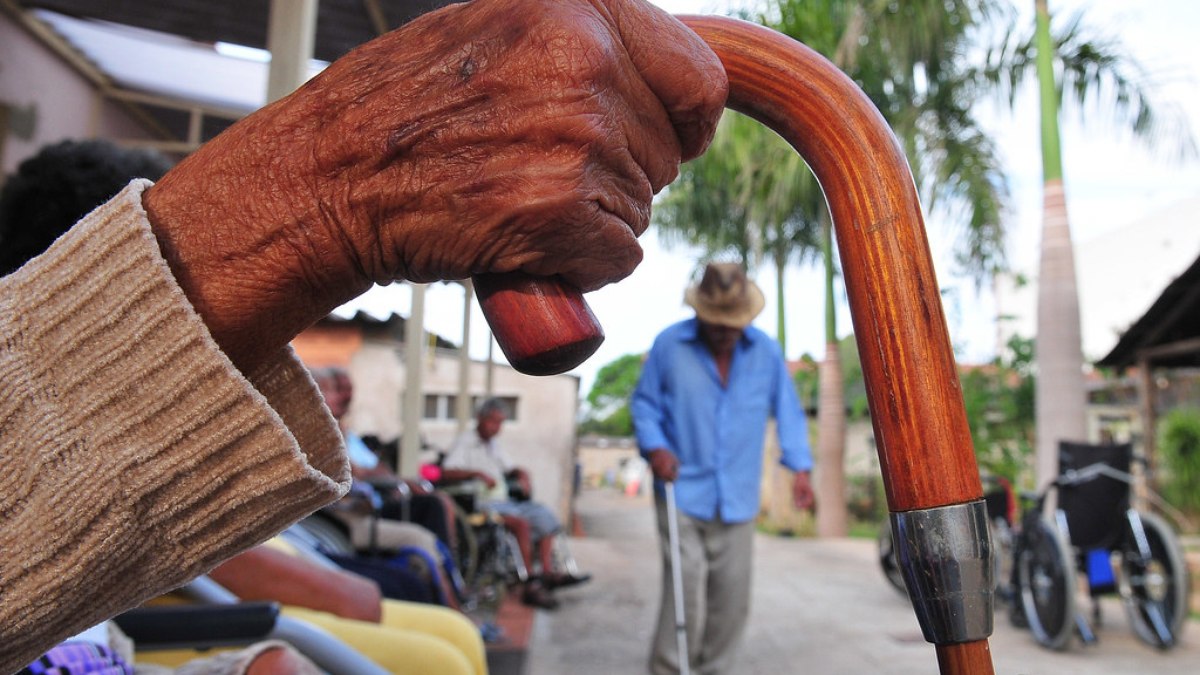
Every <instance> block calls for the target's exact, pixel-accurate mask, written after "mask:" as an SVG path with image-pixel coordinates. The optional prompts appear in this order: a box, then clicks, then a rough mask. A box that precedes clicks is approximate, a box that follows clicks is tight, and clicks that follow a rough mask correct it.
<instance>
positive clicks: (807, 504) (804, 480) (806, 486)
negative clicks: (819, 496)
mask: <svg viewBox="0 0 1200 675" xmlns="http://www.w3.org/2000/svg"><path fill="white" fill-rule="evenodd" d="M792 503H793V504H795V505H796V508H798V509H800V510H801V511H806V510H808V509H811V508H812V507H813V504H815V503H816V497H815V496H814V495H813V489H812V482H811V481H810V480H809V475H808V472H807V471H797V472H796V474H795V475H794V476H792Z"/></svg>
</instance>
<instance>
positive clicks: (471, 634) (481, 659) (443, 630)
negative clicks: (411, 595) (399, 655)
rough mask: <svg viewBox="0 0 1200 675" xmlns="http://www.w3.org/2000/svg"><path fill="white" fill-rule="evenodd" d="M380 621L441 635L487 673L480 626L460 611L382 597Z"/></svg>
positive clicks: (397, 627)
mask: <svg viewBox="0 0 1200 675" xmlns="http://www.w3.org/2000/svg"><path fill="white" fill-rule="evenodd" d="M382 624H383V625H384V626H387V627H389V628H396V629H399V630H405V631H418V632H422V633H426V634H428V635H432V636H434V637H437V638H441V639H442V640H445V641H446V642H449V643H450V644H452V645H454V646H455V647H456V648H458V650H459V651H461V652H462V653H463V654H464V655H465V656H466V657H467V660H468V661H470V662H471V665H472V666H473V667H474V668H475V672H476V673H478V674H479V675H484V674H485V673H487V653H486V651H485V647H484V644H483V638H482V637H481V635H480V632H479V627H478V626H476V625H475V624H474V623H472V622H471V620H470V619H468V618H467V617H466V616H464V615H462V614H460V613H459V612H455V611H454V610H451V609H446V608H445V607H436V606H433V605H417V604H413V603H411V602H395V601H391V600H385V601H384V602H383V621H382Z"/></svg>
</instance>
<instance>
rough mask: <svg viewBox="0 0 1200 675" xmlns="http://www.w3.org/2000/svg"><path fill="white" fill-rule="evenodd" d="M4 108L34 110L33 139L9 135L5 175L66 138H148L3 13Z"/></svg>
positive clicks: (0, 70) (2, 160)
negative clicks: (46, 146)
mask: <svg viewBox="0 0 1200 675" xmlns="http://www.w3.org/2000/svg"><path fill="white" fill-rule="evenodd" d="M0 103H5V104H8V105H10V106H13V107H15V108H27V107H29V106H33V107H34V108H35V110H36V112H35V120H36V121H35V125H34V130H33V135H32V136H31V137H30V138H18V137H16V136H13V135H11V134H10V135H9V136H7V138H5V143H4V156H3V157H0V171H2V172H3V173H4V174H5V175H7V174H9V173H11V172H12V171H13V170H15V169H16V168H17V165H18V164H20V163H21V161H22V160H24V159H26V158H28V157H29V156H31V155H33V154H35V153H37V151H38V150H40V149H41V148H42V146H44V145H46V144H48V143H54V142H57V141H61V140H66V139H84V138H146V137H147V135H146V133H145V132H144V131H143V130H142V129H141V127H140V126H139V125H138V124H137V123H135V122H134V121H133V120H132V119H131V118H130V117H129V116H128V115H127V114H126V113H125V112H124V110H123V109H122V108H120V107H119V106H117V105H115V104H113V103H111V102H104V101H102V100H101V99H100V98H99V96H97V94H96V92H95V90H94V89H93V88H92V86H91V83H90V82H88V81H87V80H86V79H84V78H83V77H82V76H81V75H79V74H78V73H76V72H75V71H74V70H73V69H72V68H71V67H70V66H68V65H67V63H66V62H65V61H63V60H62V59H60V58H59V57H58V56H57V55H55V54H54V53H53V52H51V51H50V50H48V49H47V48H45V47H44V46H42V44H41V43H40V42H39V41H38V40H36V39H35V38H34V37H32V36H31V35H30V34H29V33H27V32H26V31H25V29H23V28H21V27H20V26H19V25H17V24H15V23H13V21H12V19H10V18H9V17H8V16H7V15H6V14H4V13H3V12H0Z"/></svg>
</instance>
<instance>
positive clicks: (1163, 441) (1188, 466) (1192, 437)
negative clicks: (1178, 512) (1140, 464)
mask: <svg viewBox="0 0 1200 675" xmlns="http://www.w3.org/2000/svg"><path fill="white" fill-rule="evenodd" d="M1158 430H1159V431H1158V452H1159V457H1160V461H1161V463H1162V464H1161V466H1162V469H1163V472H1162V489H1163V496H1164V497H1166V498H1167V501H1169V502H1170V503H1171V504H1173V505H1175V506H1176V507H1177V508H1180V509H1183V510H1184V511H1187V512H1190V513H1200V410H1198V409H1195V408H1191V409H1189V408H1179V409H1176V410H1172V411H1171V412H1170V413H1168V414H1167V415H1166V416H1165V417H1163V419H1162V421H1161V422H1160V423H1159V427H1158Z"/></svg>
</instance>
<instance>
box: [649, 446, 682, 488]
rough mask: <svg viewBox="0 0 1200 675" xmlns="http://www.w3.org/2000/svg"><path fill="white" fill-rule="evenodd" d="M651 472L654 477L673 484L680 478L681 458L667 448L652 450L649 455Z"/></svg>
mask: <svg viewBox="0 0 1200 675" xmlns="http://www.w3.org/2000/svg"><path fill="white" fill-rule="evenodd" d="M648 457H649V460H650V471H651V472H652V473H653V474H654V477H655V478H657V479H659V480H661V481H666V482H668V483H669V482H672V481H674V480H675V479H676V478H677V477H678V476H679V458H678V457H676V456H675V454H674V453H673V452H671V451H670V450H667V449H666V448H658V449H656V450H651V451H650V454H649V455H648Z"/></svg>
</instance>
